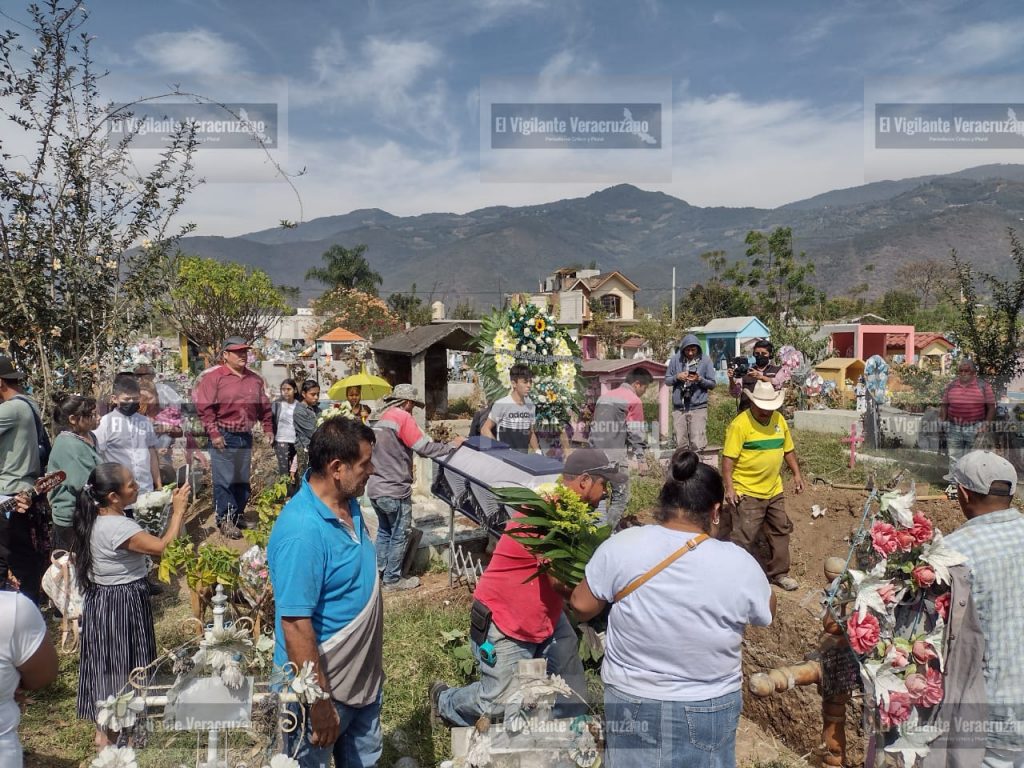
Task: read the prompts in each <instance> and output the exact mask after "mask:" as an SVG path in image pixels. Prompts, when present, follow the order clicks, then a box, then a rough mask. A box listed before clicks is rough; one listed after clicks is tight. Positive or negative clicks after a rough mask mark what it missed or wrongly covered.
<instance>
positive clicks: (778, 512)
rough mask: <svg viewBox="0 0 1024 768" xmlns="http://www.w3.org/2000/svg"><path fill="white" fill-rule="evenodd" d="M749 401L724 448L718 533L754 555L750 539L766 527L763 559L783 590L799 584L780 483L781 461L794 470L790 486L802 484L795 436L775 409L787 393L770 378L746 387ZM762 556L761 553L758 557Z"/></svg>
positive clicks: (731, 427) (790, 525)
mask: <svg viewBox="0 0 1024 768" xmlns="http://www.w3.org/2000/svg"><path fill="white" fill-rule="evenodd" d="M743 396H744V397H746V398H748V399H749V400H750V407H749V408H748V409H747V410H745V411H743V412H741V413H740V414H739V415H738V416H737V417H736V418H735V419H733V420H732V422H731V423H730V424H729V427H728V429H727V430H726V433H725V446H724V447H723V448H722V479H723V480H724V481H725V501H726V509H725V510H723V512H724V513H725V514H723V516H722V531H721V534H720V536H721V538H723V539H726V538H731V540H732V541H733V542H734V543H736V544H739V545H740V546H741V547H743V548H744V549H746V550H747V551H749V552H750V553H751V554H752V555H754V556H755V557H758V553H757V550H756V549H755V548H754V542H755V541H756V540H757V538H758V535H759V534H760V533H762V532H763V533H764V536H765V539H767V542H768V553H769V554H768V559H767V560H766V561H763V562H761V567H763V568H764V570H765V575H767V576H768V580H769V581H770V582H772V583H773V584H775V585H777V586H779V587H782V588H783V589H785V590H787V591H792V590H794V589H797V588H798V587H799V586H800V585H799V584H797V581H796V579H794V578H793V577H792V576H790V575H789V535H790V534H791V533H792V532H793V523H792V521H790V519H789V517H788V516H787V515H786V494H785V491H784V489H783V487H782V475H781V474H780V473H781V471H782V463H783V461H785V463H786V464H787V465H788V466H789V468H790V470H792V472H793V487H794V490H795V491H796V492H797V493H800V492H802V491H803V489H804V481H803V478H802V477H801V475H800V465H799V464H798V463H797V459H796V451H795V450H794V447H793V437H792V435H790V432H789V427H788V426H787V425H786V420H785V419H784V418H782V414H780V413H779V408H781V407H782V401H783V400H784V399H785V396H786V393H785V392H783V391H776V389H775V387H773V386H772V385H771V383H770V382H768V381H758V382H757V383H756V384H755V385H754V388H753V390H744V391H743ZM759 560H760V558H759Z"/></svg>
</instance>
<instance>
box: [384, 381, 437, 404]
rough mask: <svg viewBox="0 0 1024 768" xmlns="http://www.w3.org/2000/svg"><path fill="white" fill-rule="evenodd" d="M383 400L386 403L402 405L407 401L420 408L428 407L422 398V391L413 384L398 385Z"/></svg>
mask: <svg viewBox="0 0 1024 768" xmlns="http://www.w3.org/2000/svg"><path fill="white" fill-rule="evenodd" d="M382 400H383V401H384V402H385V403H402V402H405V401H406V400H411V401H412V402H413V403H414V404H415V405H418V406H419V407H420V408H423V407H424V406H425V405H426V403H424V402H423V399H422V398H421V397H420V391H419V390H418V389H416V387H414V386H413V385H412V384H396V385H395V388H394V389H392V390H391V392H390V393H389V394H387V395H385V396H384V397H383V398H382Z"/></svg>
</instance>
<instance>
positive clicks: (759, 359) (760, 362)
mask: <svg viewBox="0 0 1024 768" xmlns="http://www.w3.org/2000/svg"><path fill="white" fill-rule="evenodd" d="M770 361H771V358H770V357H768V355H754V365H756V366H757V367H758V368H764V367H765V366H766V365H768V363H769V362H770Z"/></svg>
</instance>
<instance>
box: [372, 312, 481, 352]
mask: <svg viewBox="0 0 1024 768" xmlns="http://www.w3.org/2000/svg"><path fill="white" fill-rule="evenodd" d="M479 332H480V321H479V320H460V321H458V322H451V321H448V322H443V323H431V324H430V325H419V326H417V327H415V328H410V329H409V330H407V331H400V332H399V333H396V334H394V335H392V336H388V337H386V338H383V339H380V340H379V341H375V342H374V343H373V344H372V345H371V347H370V349H372V350H373V351H374V352H388V353H391V354H395V355H408V356H409V357H415V356H416V355H418V354H420V353H421V352H423V351H425V350H426V349H428V348H429V347H432V346H434V345H435V344H437V343H439V342H444V344H445V346H447V347H448V348H449V349H471V348H472V345H471V343H470V342H471V341H472V339H473V338H474V337H475V336H476V335H477V334H478V333H479Z"/></svg>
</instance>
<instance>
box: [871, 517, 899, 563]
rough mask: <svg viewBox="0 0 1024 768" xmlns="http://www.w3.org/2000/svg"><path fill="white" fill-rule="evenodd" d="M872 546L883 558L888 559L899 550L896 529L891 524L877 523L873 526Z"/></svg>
mask: <svg viewBox="0 0 1024 768" xmlns="http://www.w3.org/2000/svg"><path fill="white" fill-rule="evenodd" d="M871 545H872V546H873V547H874V549H875V552H877V553H878V554H880V555H881V556H882V557H888V556H889V555H891V554H892V553H893V552H895V551H896V550H897V549H898V548H899V542H898V541H897V540H896V528H895V527H893V526H892V525H891V524H890V523H883V522H877V523H875V524H874V525H872V526H871Z"/></svg>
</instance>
